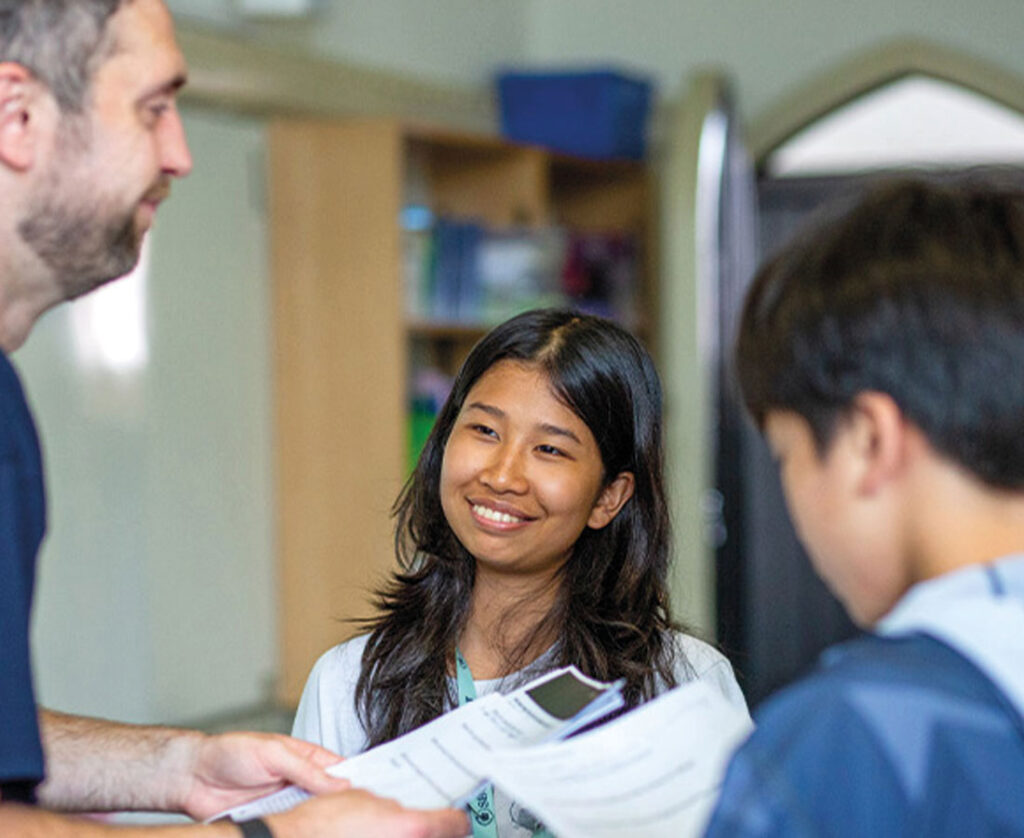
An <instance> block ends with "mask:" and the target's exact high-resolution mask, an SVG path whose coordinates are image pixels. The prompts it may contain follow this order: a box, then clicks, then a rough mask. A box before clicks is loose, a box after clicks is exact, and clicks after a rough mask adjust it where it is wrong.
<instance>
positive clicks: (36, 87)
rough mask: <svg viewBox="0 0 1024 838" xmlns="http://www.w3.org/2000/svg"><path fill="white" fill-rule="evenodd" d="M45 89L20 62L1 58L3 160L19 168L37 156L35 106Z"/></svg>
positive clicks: (0, 152)
mask: <svg viewBox="0 0 1024 838" xmlns="http://www.w3.org/2000/svg"><path fill="white" fill-rule="evenodd" d="M42 90H43V88H42V86H41V85H40V84H39V82H37V81H36V79H35V78H34V77H33V75H32V74H31V73H30V72H29V71H28V70H26V69H25V68H24V67H23V66H21V65H20V64H16V63H14V62H13V61H4V62H0V163H3V164H4V165H6V166H8V167H9V168H11V169H14V170H16V171H19V172H23V171H25V170H26V169H29V168H30V167H31V166H32V163H33V162H34V160H35V152H36V148H35V146H36V141H37V137H36V122H37V115H36V113H35V109H36V105H37V103H38V101H39V95H40V92H41V91H42Z"/></svg>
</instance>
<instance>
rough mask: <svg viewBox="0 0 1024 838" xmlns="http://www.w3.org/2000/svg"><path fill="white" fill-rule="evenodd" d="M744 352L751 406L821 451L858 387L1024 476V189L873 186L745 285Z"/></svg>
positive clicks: (985, 466)
mask: <svg viewBox="0 0 1024 838" xmlns="http://www.w3.org/2000/svg"><path fill="white" fill-rule="evenodd" d="M736 360H737V367H738V374H739V380H740V386H741V388H742V391H743V395H744V398H745V400H746V403H747V406H748V408H749V409H750V412H751V413H752V414H753V416H754V418H755V419H756V421H757V422H758V424H760V425H763V423H764V419H765V415H766V414H767V413H768V412H769V411H771V410H791V411H795V412H796V413H798V414H799V415H801V416H803V417H804V418H805V419H806V420H807V421H808V422H809V424H810V426H811V428H812V431H813V433H814V437H815V441H816V443H817V445H818V448H819V451H822V452H823V451H824V450H825V449H826V448H827V446H828V445H829V443H830V442H831V440H832V435H833V433H834V431H835V429H836V425H837V422H838V421H839V420H840V419H841V417H842V416H843V415H844V413H845V412H846V411H848V410H849V409H850V407H851V405H852V403H853V400H854V398H855V397H856V396H857V395H858V394H859V393H862V392H865V391H878V392H883V393H887V394H888V395H889V396H891V397H892V398H893V399H894V400H895V401H896V402H897V404H898V405H899V407H900V409H901V410H902V411H903V413H904V414H905V415H906V417H907V418H908V419H909V420H910V421H911V422H913V423H914V424H915V425H916V426H917V427H918V428H919V429H920V430H921V431H922V432H923V433H924V434H925V435H926V436H927V438H928V440H929V442H930V443H931V445H932V446H933V447H934V448H935V449H936V450H937V451H938V452H940V453H941V454H942V455H944V456H946V457H948V458H950V459H951V460H953V461H955V462H956V463H958V464H959V465H961V466H962V467H964V468H965V469H967V470H968V471H970V472H971V473H972V474H974V475H975V476H976V477H977V478H979V479H980V480H982V481H984V482H985V483H987V484H989V485H991V486H994V487H999V488H1007V489H1022V488H1024V198H1022V194H1021V192H1020V191H1019V189H1018V191H1013V190H1011V189H1010V188H1008V187H1005V186H1000V185H996V184H995V182H994V181H993V180H992V179H989V181H988V182H987V183H981V182H979V181H977V180H976V179H975V180H973V181H968V180H961V181H957V182H950V181H947V182H943V183H939V182H932V181H927V180H898V181H891V182H888V183H885V184H883V185H880V186H876V187H875V188H874V189H872V190H871V191H870V192H869V193H868V194H867V196H866V197H864V198H863V199H861V200H860V201H859V202H858V203H857V205H856V206H855V207H854V208H853V209H852V210H851V211H849V212H848V213H846V214H845V215H843V216H842V217H841V218H839V219H837V220H832V221H831V222H829V223H825V224H820V225H819V226H818V227H816V228H815V229H813V230H810V231H808V232H806V233H805V234H804V235H802V236H801V237H800V238H799V239H798V240H796V241H795V242H794V243H792V244H790V245H789V246H787V247H785V248H784V249H783V250H782V252H780V253H779V254H778V255H777V256H775V257H774V258H773V259H772V260H771V261H770V262H768V263H767V264H766V265H765V266H764V267H763V268H762V269H761V270H760V272H759V273H758V276H757V277H756V278H755V280H754V284H753V287H752V288H751V291H750V293H749V294H748V296H747V301H746V305H745V308H744V312H743V317H742V322H741V325H740V334H739V341H738V346H737V351H736Z"/></svg>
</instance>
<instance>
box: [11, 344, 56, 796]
mask: <svg viewBox="0 0 1024 838" xmlns="http://www.w3.org/2000/svg"><path fill="white" fill-rule="evenodd" d="M45 530H46V501H45V496H44V490H43V466H42V457H41V455H40V451H39V439H38V437H37V436H36V429H35V425H34V424H33V422H32V415H31V413H30V412H29V408H28V404H27V403H26V402H25V394H24V392H23V390H22V388H21V382H20V381H19V380H18V375H17V373H16V372H15V371H14V368H13V367H12V366H11V364H10V362H9V361H8V360H7V358H6V357H5V356H4V355H3V353H0V785H6V784H8V783H12V782H19V783H24V782H26V781H27V782H28V783H29V784H35V783H38V782H39V781H40V780H41V779H42V777H43V749H42V745H41V743H40V740H39V723H38V720H37V717H36V702H35V694H34V692H33V688H32V670H31V666H30V662H29V615H30V612H31V609H32V591H33V587H34V585H35V570H36V555H37V553H38V551H39V545H40V543H41V542H42V540H43V533H44V532H45ZM8 796H9V795H8Z"/></svg>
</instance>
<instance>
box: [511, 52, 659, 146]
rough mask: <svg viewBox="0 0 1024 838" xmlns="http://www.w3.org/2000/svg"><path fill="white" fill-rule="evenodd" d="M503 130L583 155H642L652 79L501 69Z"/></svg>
mask: <svg viewBox="0 0 1024 838" xmlns="http://www.w3.org/2000/svg"><path fill="white" fill-rule="evenodd" d="M497 86H498V98H499V101H500V105H501V128H502V133H503V134H504V135H505V136H506V137H507V138H508V139H510V140H513V141H515V142H522V143H533V144H536V145H542V146H546V147H548V148H551V149H554V150H555V151H563V152H566V153H568V154H578V155H581V156H583V157H595V158H614V157H625V158H630V159H633V160H639V159H641V158H642V157H643V156H644V151H645V147H646V135H647V115H648V112H649V110H650V102H651V84H650V83H649V82H647V81H644V80H642V79H638V78H630V77H627V76H624V75H622V74H621V73H618V72H615V71H612V70H598V71H589V72H559V73H540V72H518V71H515V72H503V73H499V74H498V77H497Z"/></svg>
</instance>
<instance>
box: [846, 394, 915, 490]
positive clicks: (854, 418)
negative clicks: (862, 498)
mask: <svg viewBox="0 0 1024 838" xmlns="http://www.w3.org/2000/svg"><path fill="white" fill-rule="evenodd" d="M847 422H848V427H847V432H848V433H849V434H850V441H851V444H852V445H853V453H854V455H855V456H856V457H857V459H858V462H859V463H860V471H859V474H858V476H857V489H858V490H859V491H861V492H864V493H865V494H874V493H875V492H877V491H878V490H879V489H880V488H881V487H882V486H884V485H885V484H886V483H887V482H889V481H890V480H892V479H893V478H896V477H898V476H900V474H901V473H902V472H903V470H904V469H905V467H906V465H907V454H908V442H909V430H910V426H909V424H908V422H907V418H906V417H905V416H904V415H903V411H902V410H900V407H899V405H898V404H896V402H895V400H894V399H893V398H892V396H890V395H888V394H887V393H879V392H876V391H868V392H864V393H861V394H860V395H858V396H857V397H856V398H855V399H854V401H853V410H852V411H851V414H850V416H849V418H848V420H847Z"/></svg>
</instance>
